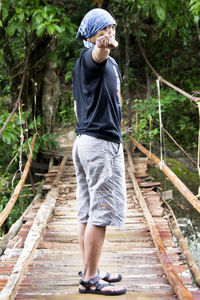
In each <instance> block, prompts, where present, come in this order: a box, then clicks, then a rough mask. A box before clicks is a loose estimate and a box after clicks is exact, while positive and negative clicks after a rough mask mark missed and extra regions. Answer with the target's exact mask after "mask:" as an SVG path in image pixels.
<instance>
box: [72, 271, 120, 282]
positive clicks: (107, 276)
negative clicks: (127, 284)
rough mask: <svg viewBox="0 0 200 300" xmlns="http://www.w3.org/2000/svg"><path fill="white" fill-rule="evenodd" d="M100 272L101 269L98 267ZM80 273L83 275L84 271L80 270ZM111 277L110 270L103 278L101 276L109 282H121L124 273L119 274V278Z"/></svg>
mask: <svg viewBox="0 0 200 300" xmlns="http://www.w3.org/2000/svg"><path fill="white" fill-rule="evenodd" d="M99 274H100V270H99V269H98V275H99ZM78 275H79V276H80V277H82V276H83V272H81V271H80V272H79V273H78ZM109 278H110V273H108V272H106V275H105V276H104V277H103V278H101V279H102V280H104V281H107V282H110V283H113V282H119V281H121V280H122V275H121V274H118V277H117V278H113V279H109Z"/></svg>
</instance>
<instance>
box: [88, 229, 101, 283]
mask: <svg viewBox="0 0 200 300" xmlns="http://www.w3.org/2000/svg"><path fill="white" fill-rule="evenodd" d="M105 231H106V227H105V226H94V225H91V224H87V226H86V229H85V235H84V270H83V280H85V281H87V280H89V279H91V278H93V277H95V276H97V269H98V264H99V259H100V255H101V250H102V247H103V243H104V239H105Z"/></svg>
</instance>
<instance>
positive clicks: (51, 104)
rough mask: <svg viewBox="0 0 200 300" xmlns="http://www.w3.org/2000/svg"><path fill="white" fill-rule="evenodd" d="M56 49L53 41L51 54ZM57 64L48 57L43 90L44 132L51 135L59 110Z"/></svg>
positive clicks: (53, 40)
mask: <svg viewBox="0 0 200 300" xmlns="http://www.w3.org/2000/svg"><path fill="white" fill-rule="evenodd" d="M55 49H56V41H55V39H52V42H51V44H50V52H53V51H54V50H55ZM56 69H57V63H56V62H55V61H53V60H52V58H51V57H48V61H47V64H46V70H45V72H44V79H43V89H42V111H43V119H44V130H45V132H46V133H51V132H52V131H53V128H54V125H55V115H56V110H57V108H58V97H59V78H58V76H57V74H56Z"/></svg>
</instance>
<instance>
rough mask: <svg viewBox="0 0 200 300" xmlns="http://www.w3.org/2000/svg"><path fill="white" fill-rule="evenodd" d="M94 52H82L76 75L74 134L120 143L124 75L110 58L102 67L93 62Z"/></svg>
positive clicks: (86, 49)
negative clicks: (121, 90)
mask: <svg viewBox="0 0 200 300" xmlns="http://www.w3.org/2000/svg"><path fill="white" fill-rule="evenodd" d="M92 50H93V48H89V49H88V48H85V47H84V48H83V50H82V52H81V54H80V57H79V59H78V60H77V62H76V65H75V67H74V71H73V91H74V100H75V101H76V106H77V116H78V123H77V125H76V128H75V131H76V133H77V134H87V135H91V136H95V137H97V138H100V139H103V140H108V141H112V142H116V143H120V142H121V141H122V138H121V130H120V122H121V106H120V79H121V75H120V72H119V69H118V66H117V63H116V62H115V60H114V59H113V58H111V57H110V56H109V57H108V59H107V60H106V61H104V62H103V63H100V64H98V63H96V62H94V60H93V58H92Z"/></svg>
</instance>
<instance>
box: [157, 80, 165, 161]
mask: <svg viewBox="0 0 200 300" xmlns="http://www.w3.org/2000/svg"><path fill="white" fill-rule="evenodd" d="M156 83H157V90H158V109H159V121H160V160H161V165H163V164H164V160H163V123H162V114H161V102H160V80H159V79H157V80H156ZM160 167H161V166H160Z"/></svg>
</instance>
